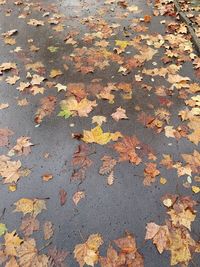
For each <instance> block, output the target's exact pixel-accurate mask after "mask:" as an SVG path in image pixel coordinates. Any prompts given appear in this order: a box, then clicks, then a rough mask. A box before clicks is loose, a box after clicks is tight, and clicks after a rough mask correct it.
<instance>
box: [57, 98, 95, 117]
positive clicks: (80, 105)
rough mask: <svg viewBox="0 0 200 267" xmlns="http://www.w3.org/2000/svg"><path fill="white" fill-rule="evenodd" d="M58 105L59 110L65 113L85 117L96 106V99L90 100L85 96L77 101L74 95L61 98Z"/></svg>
mask: <svg viewBox="0 0 200 267" xmlns="http://www.w3.org/2000/svg"><path fill="white" fill-rule="evenodd" d="M60 106H61V110H62V111H63V112H65V113H66V114H69V115H71V114H73V115H79V116H80V117H87V116H88V114H89V113H90V112H91V111H92V110H93V108H94V107H96V106H97V104H96V101H90V100H88V99H87V98H84V99H82V100H81V101H80V102H78V101H77V100H76V98H75V97H74V96H71V97H69V98H68V99H67V100H62V101H61V103H60ZM59 114H60V113H59Z"/></svg>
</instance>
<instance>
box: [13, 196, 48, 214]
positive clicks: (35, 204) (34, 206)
mask: <svg viewBox="0 0 200 267" xmlns="http://www.w3.org/2000/svg"><path fill="white" fill-rule="evenodd" d="M14 205H15V206H16V208H15V210H14V211H15V212H22V213H23V214H24V215H26V214H28V213H30V214H31V215H32V216H33V217H37V215H38V214H40V213H41V211H42V210H46V204H45V201H44V200H42V199H36V198H35V199H29V198H21V199H20V200H18V201H17V202H15V203H14Z"/></svg>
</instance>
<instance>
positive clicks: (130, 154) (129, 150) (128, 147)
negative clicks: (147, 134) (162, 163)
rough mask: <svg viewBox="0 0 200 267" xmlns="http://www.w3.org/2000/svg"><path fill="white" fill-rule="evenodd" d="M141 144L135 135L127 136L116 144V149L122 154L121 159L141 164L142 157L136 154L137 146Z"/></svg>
mask: <svg viewBox="0 0 200 267" xmlns="http://www.w3.org/2000/svg"><path fill="white" fill-rule="evenodd" d="M139 144H140V142H139V140H138V139H137V137H135V136H132V137H131V136H125V137H124V138H123V139H122V141H121V142H117V143H116V144H114V146H113V147H114V149H115V150H116V151H117V152H118V153H119V154H120V158H119V160H120V161H125V160H128V161H130V162H131V163H133V164H136V165H138V164H140V162H141V159H140V158H139V157H138V155H137V154H136V151H135V149H136V147H137V146H138V145H139Z"/></svg>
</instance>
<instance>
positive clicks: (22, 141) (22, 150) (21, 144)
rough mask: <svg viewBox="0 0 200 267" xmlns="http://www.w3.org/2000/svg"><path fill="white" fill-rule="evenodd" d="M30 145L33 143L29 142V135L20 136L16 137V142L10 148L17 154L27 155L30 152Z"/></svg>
mask: <svg viewBox="0 0 200 267" xmlns="http://www.w3.org/2000/svg"><path fill="white" fill-rule="evenodd" d="M31 146H33V144H32V143H31V142H30V137H27V136H21V137H20V138H18V139H17V144H16V145H15V146H14V147H13V148H12V150H13V151H14V152H15V153H17V154H18V155H25V156H27V155H28V154H29V153H30V152H31V148H30V147H31Z"/></svg>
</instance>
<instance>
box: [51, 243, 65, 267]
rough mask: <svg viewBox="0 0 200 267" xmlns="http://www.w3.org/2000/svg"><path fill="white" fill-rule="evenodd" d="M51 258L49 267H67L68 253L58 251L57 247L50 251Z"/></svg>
mask: <svg viewBox="0 0 200 267" xmlns="http://www.w3.org/2000/svg"><path fill="white" fill-rule="evenodd" d="M48 255H49V257H50V263H49V267H65V266H66V265H65V264H64V261H65V259H66V257H67V255H68V252H67V251H64V250H60V251H59V250H57V249H56V247H54V248H51V249H49V252H48Z"/></svg>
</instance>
